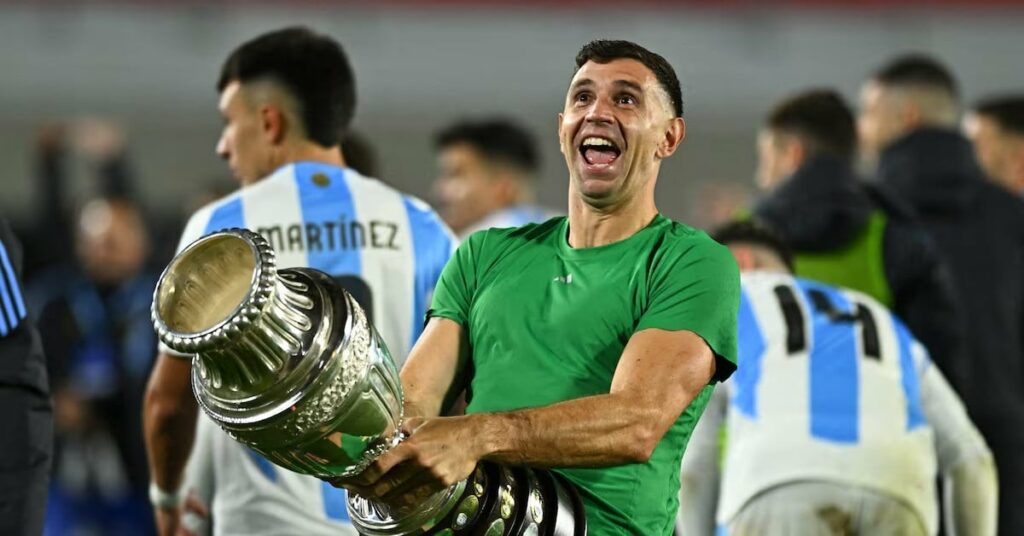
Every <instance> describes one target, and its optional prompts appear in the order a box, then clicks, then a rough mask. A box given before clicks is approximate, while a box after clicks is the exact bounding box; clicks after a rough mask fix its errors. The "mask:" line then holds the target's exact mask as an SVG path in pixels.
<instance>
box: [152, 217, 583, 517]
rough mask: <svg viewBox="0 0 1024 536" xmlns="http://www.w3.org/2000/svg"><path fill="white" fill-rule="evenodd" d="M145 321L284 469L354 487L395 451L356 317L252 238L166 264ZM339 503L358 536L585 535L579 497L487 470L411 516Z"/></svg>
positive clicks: (515, 473)
mask: <svg viewBox="0 0 1024 536" xmlns="http://www.w3.org/2000/svg"><path fill="white" fill-rule="evenodd" d="M152 317H153V325H154V327H155V329H156V331H157V334H158V336H159V338H160V340H161V341H162V342H163V343H164V344H166V345H167V346H168V347H169V348H170V349H172V350H175V351H177V352H180V353H183V354H192V355H193V357H192V378H191V379H192V389H193V392H194V394H195V396H196V399H197V400H198V401H199V405H200V407H202V409H203V411H204V412H205V413H206V414H207V415H208V416H209V417H210V418H211V419H213V421H214V422H215V423H216V424H217V425H218V426H220V427H221V428H222V429H223V430H225V431H226V432H227V433H228V435H230V436H231V437H232V438H233V439H235V440H237V441H239V442H241V443H243V444H244V445H246V446H248V447H249V448H251V449H252V450H254V451H256V452H258V453H259V454H261V455H262V456H264V457H265V458H266V459H267V460H269V461H271V462H273V463H275V464H277V465H279V466H281V467H284V468H286V469H289V470H292V471H295V472H297V473H303V474H308V475H312V476H316V477H318V478H322V479H328V480H329V479H333V478H337V477H352V476H355V475H358V474H359V473H360V472H362V471H363V470H364V469H365V468H366V467H368V466H369V465H370V464H371V463H372V462H373V461H374V460H375V459H377V458H378V457H379V456H380V455H382V454H383V453H384V452H386V451H387V450H388V449H389V448H391V447H393V446H395V445H397V444H398V442H399V441H401V440H402V434H401V428H400V424H401V421H402V410H403V397H402V387H401V382H400V381H399V378H398V370H397V369H396V367H395V364H394V361H393V360H392V359H391V355H390V354H389V353H388V349H387V347H386V346H385V344H384V342H383V340H382V339H381V337H380V335H379V334H378V333H377V331H376V330H375V329H374V327H373V325H372V324H371V323H370V321H369V319H367V318H366V313H365V312H364V309H363V308H362V307H361V306H360V305H359V303H357V302H356V300H355V299H354V298H353V297H352V295H350V294H349V293H348V292H346V291H345V290H344V289H343V288H342V287H341V286H340V285H339V284H338V283H337V282H336V281H335V280H334V279H332V278H331V277H330V276H328V275H327V274H325V273H323V272H320V271H318V270H313V269H309V268H286V269H280V270H278V269H277V266H276V264H275V257H274V252H273V250H272V249H271V247H270V245H269V244H268V243H267V241H266V240H264V239H263V238H262V237H261V236H260V235H258V234H256V233H254V232H252V231H249V230H245V229H228V230H224V231H220V232H217V233H213V234H210V235H207V236H205V237H203V238H200V239H198V240H196V241H195V242H193V243H191V244H189V245H188V246H187V247H186V248H185V249H184V250H182V251H181V252H180V253H179V254H178V255H177V256H175V258H174V259H173V260H172V261H171V263H170V264H169V265H168V266H167V268H166V269H164V272H163V274H162V275H161V276H160V280H159V282H158V283H157V287H156V291H155V293H154V298H153V309H152ZM347 506H348V510H349V514H350V518H351V520H352V523H353V525H354V526H355V527H356V529H357V530H358V531H359V532H360V533H361V534H365V535H368V536H391V535H413V534H451V535H454V534H474V535H475V534H481V535H486V536H498V535H513V534H515V535H519V534H526V535H530V534H545V535H552V536H554V535H558V536H570V535H572V536H575V535H578V534H585V533H586V521H585V516H584V514H583V507H582V504H581V503H580V501H579V496H578V495H577V494H576V492H575V489H574V488H573V487H572V486H571V485H570V484H568V482H566V481H565V480H564V479H562V477H560V476H558V475H556V474H554V473H550V472H546V471H539V470H532V469H526V468H508V467H501V466H497V465H494V464H489V463H482V464H480V465H479V466H478V467H477V468H476V470H475V471H474V472H473V474H472V475H470V477H469V478H467V479H466V480H463V481H461V482H459V483H457V484H454V485H452V486H450V487H448V488H446V489H444V490H441V491H439V492H437V493H436V494H434V495H433V496H432V497H430V498H429V499H427V500H426V501H424V502H423V503H422V504H420V505H418V506H416V507H415V508H408V509H396V510H392V509H391V508H390V507H389V506H388V505H386V504H384V503H380V502H375V501H373V500H371V499H368V498H365V497H361V496H359V495H356V494H354V493H352V494H349V499H348V505H347Z"/></svg>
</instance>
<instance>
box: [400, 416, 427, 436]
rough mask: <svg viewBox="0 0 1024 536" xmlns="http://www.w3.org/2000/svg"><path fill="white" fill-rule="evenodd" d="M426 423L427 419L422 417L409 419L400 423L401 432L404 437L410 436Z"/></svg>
mask: <svg viewBox="0 0 1024 536" xmlns="http://www.w3.org/2000/svg"><path fill="white" fill-rule="evenodd" d="M426 422H427V419H424V418H423V417H409V418H408V419H406V420H404V421H402V431H403V432H405V434H406V435H412V433H413V432H415V431H416V429H417V428H419V427H420V426H423V425H424V424H425V423H426Z"/></svg>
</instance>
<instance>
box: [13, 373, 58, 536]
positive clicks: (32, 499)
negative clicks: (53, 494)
mask: <svg viewBox="0 0 1024 536" xmlns="http://www.w3.org/2000/svg"><path fill="white" fill-rule="evenodd" d="M52 453H53V414H52V411H51V409H50V401H49V399H48V398H47V397H45V396H43V395H40V394H38V393H36V392H33V391H30V390H26V389H21V388H16V387H5V386H0V534H3V535H8V534H10V535H12V536H14V535H17V536H20V535H31V536H38V535H39V534H42V532H43V518H44V516H45V514H46V493H47V486H48V484H49V479H50V465H51V462H52Z"/></svg>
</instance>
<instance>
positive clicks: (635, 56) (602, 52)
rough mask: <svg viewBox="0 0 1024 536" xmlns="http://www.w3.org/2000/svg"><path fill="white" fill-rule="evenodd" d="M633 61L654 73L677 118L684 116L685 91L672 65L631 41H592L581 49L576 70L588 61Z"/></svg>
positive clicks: (577, 57)
mask: <svg viewBox="0 0 1024 536" xmlns="http://www.w3.org/2000/svg"><path fill="white" fill-rule="evenodd" d="M620 59H631V60H636V61H639V62H640V63H642V64H644V66H645V67H647V68H648V69H650V70H651V72H652V73H654V77H655V78H657V79H658V84H659V85H660V86H661V88H662V89H664V90H665V93H667V94H668V98H669V100H670V101H671V102H672V108H673V109H674V110H675V113H676V117H682V116H683V90H682V89H680V87H679V77H677V76H676V71H675V69H673V68H672V65H671V64H670V63H669V62H668V60H666V59H665V58H663V57H662V56H661V55H659V54H655V53H654V52H651V51H650V50H647V49H646V48H644V47H642V46H640V45H638V44H636V43H633V42H631V41H613V40H607V39H597V40H595V41H591V42H589V43H587V44H585V45H583V48H581V49H580V51H579V53H577V54H576V70H577V71H579V70H580V67H583V64H585V63H587V62H588V61H593V62H595V63H608V62H610V61H612V60H620Z"/></svg>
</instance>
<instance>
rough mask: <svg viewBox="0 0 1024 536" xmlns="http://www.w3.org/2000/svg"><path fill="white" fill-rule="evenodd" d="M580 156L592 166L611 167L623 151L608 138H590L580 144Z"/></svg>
mask: <svg viewBox="0 0 1024 536" xmlns="http://www.w3.org/2000/svg"><path fill="white" fill-rule="evenodd" d="M580 154H581V155H582V156H583V160H585V161H586V162H587V164H590V165H591V166H610V165H611V164H612V163H613V162H615V160H616V159H617V158H618V157H619V155H620V154H622V151H621V150H620V149H619V147H618V146H617V145H615V142H613V141H611V140H609V139H607V138H600V137H597V136H588V137H587V138H584V140H583V143H581V144H580Z"/></svg>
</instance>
